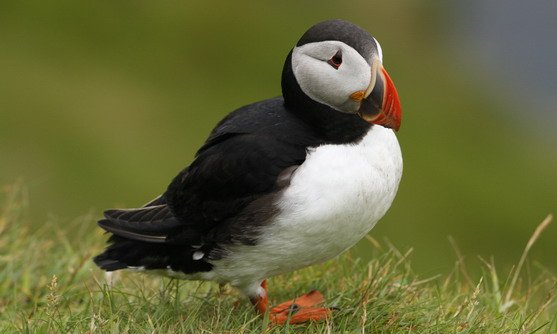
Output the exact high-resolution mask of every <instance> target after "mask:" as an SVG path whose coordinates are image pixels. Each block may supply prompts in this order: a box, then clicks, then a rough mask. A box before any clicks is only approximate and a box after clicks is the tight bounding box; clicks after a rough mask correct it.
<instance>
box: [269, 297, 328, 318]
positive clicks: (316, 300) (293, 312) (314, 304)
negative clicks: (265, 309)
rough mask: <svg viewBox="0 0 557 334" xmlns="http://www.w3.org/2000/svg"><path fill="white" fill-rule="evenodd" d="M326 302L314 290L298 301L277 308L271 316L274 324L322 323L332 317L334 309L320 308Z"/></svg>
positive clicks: (297, 299) (272, 311) (294, 300)
mask: <svg viewBox="0 0 557 334" xmlns="http://www.w3.org/2000/svg"><path fill="white" fill-rule="evenodd" d="M324 302H325V298H324V297H323V295H322V294H321V293H320V292H319V291H317V290H313V291H311V292H309V293H306V294H305V295H302V296H300V297H298V298H296V299H293V300H289V301H286V302H284V303H281V304H279V305H277V306H275V307H274V308H273V309H272V310H271V312H270V315H269V318H270V320H271V322H272V323H274V324H284V323H286V322H288V323H290V324H299V323H304V322H308V321H320V320H325V319H328V318H330V317H331V315H332V309H330V308H325V307H320V306H321V305H322V304H323V303H324Z"/></svg>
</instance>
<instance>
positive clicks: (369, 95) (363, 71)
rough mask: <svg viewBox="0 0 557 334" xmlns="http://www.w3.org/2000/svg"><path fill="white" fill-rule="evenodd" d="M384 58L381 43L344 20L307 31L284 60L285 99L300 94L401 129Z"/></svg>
mask: <svg viewBox="0 0 557 334" xmlns="http://www.w3.org/2000/svg"><path fill="white" fill-rule="evenodd" d="M382 61H383V54H382V51H381V46H380V45H379V42H377V40H376V39H375V38H373V36H371V35H370V34H369V33H368V32H367V31H365V30H363V29H362V28H360V27H358V26H356V25H354V24H352V23H350V22H346V21H343V20H329V21H324V22H321V23H318V24H316V25H314V26H313V27H311V28H310V29H309V30H308V31H306V32H305V34H304V35H303V36H302V38H300V40H299V41H298V43H297V44H296V47H294V49H293V50H292V51H291V53H290V55H289V57H288V58H287V60H286V63H285V68H284V70H283V95H284V98H285V101H286V103H287V104H288V103H290V102H292V101H291V100H300V99H301V97H300V96H296V95H301V94H303V95H305V96H307V98H309V99H311V100H312V101H315V102H317V103H319V104H322V105H325V106H328V107H330V108H332V109H334V110H336V111H339V112H342V113H346V114H357V115H359V116H360V117H361V118H362V119H364V120H365V121H367V122H369V123H374V124H379V125H382V126H385V127H389V128H392V129H394V130H395V131H397V130H398V129H399V127H400V122H401V116H402V115H401V107H400V101H399V99H398V94H397V91H396V88H395V86H394V84H393V82H392V80H391V78H390V77H389V75H388V74H387V71H385V69H384V68H383V65H382ZM300 90H301V92H300ZM304 98H305V97H304ZM307 98H306V99H307ZM302 99H303V98H302Z"/></svg>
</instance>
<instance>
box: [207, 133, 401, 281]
mask: <svg viewBox="0 0 557 334" xmlns="http://www.w3.org/2000/svg"><path fill="white" fill-rule="evenodd" d="M401 175H402V156H401V153H400V147H399V145H398V141H397V139H396V136H395V135H394V133H393V131H392V130H390V129H386V128H383V127H381V126H373V127H372V128H371V130H370V131H369V132H368V133H367V134H366V136H365V137H364V138H363V139H362V140H361V141H360V142H359V143H358V144H354V145H323V146H320V147H317V148H315V149H313V150H312V151H310V152H309V153H308V156H307V158H306V161H305V162H304V163H303V164H302V165H301V166H300V167H299V168H298V169H297V170H296V172H295V174H294V176H293V178H292V180H291V183H290V186H289V187H288V188H287V189H286V190H285V191H284V193H283V195H282V197H281V198H280V199H279V202H278V206H279V208H280V214H279V215H278V216H277V217H276V218H275V221H273V222H272V223H270V224H268V225H267V226H266V227H264V230H263V231H262V236H261V239H260V240H259V242H258V244H257V245H256V246H238V247H239V249H231V251H232V252H231V253H230V256H227V258H226V260H223V262H222V263H219V264H218V265H216V266H215V268H214V271H215V272H214V273H213V274H214V275H215V276H213V277H214V278H220V279H224V280H228V279H227V278H230V279H233V280H240V281H243V280H249V279H251V280H253V279H254V278H261V279H263V278H265V277H268V276H272V275H276V274H280V273H284V272H289V271H292V270H295V269H298V268H301V267H305V266H308V265H311V264H314V263H318V262H322V261H325V260H328V259H330V258H332V257H334V256H336V255H338V254H340V253H341V252H343V251H345V250H346V249H348V248H349V247H351V246H352V245H354V244H355V243H356V242H358V241H359V240H360V239H361V238H362V237H363V236H364V235H365V234H366V233H368V232H369V230H371V228H372V227H373V226H374V225H375V223H377V221H378V220H379V219H380V218H381V217H383V215H385V213H386V212H387V210H388V209H389V207H390V206H391V203H392V202H393V199H394V197H395V195H396V192H397V189H398V184H399V182H400V178H401ZM240 248H241V249H240ZM258 276H260V277H258ZM248 278H249V279H248ZM233 283H234V282H233ZM236 283H237V284H238V285H241V284H242V283H243V282H239V281H237V282H236Z"/></svg>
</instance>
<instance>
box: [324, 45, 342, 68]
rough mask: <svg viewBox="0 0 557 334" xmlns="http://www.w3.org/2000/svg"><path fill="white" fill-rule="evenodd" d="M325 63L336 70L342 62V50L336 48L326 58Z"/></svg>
mask: <svg viewBox="0 0 557 334" xmlns="http://www.w3.org/2000/svg"><path fill="white" fill-rule="evenodd" d="M327 64H329V65H331V66H332V67H333V68H334V69H335V70H338V68H339V67H340V65H341V64H342V52H341V51H340V50H338V51H337V53H335V55H334V56H333V57H331V59H329V60H327Z"/></svg>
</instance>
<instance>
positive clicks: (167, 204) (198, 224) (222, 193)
mask: <svg viewBox="0 0 557 334" xmlns="http://www.w3.org/2000/svg"><path fill="white" fill-rule="evenodd" d="M319 143H320V141H319V140H318V139H317V136H315V135H314V134H313V133H312V131H311V130H310V129H309V128H308V127H307V126H306V125H305V123H304V122H302V121H300V120H299V119H298V118H297V117H296V116H295V115H293V114H291V113H290V112H289V111H287V110H286V109H285V108H284V107H283V100H282V98H276V99H271V100H266V101H263V102H259V103H256V104H253V105H249V106H246V107H243V108H240V109H238V110H236V111H235V112H233V113H231V114H230V115H229V116H227V117H226V118H225V119H224V120H222V121H221V122H220V123H219V124H218V125H217V127H216V128H215V129H214V130H213V132H212V133H211V135H210V136H209V138H208V140H207V141H206V143H205V144H204V145H203V146H202V147H201V149H200V150H199V151H198V153H197V155H196V158H195V160H194V161H193V163H192V164H191V165H190V166H189V167H187V168H185V169H184V170H183V171H182V172H180V174H178V175H177V176H176V177H175V178H174V180H173V181H172V183H171V184H170V185H169V186H168V189H167V191H166V192H165V193H164V194H163V195H162V196H160V197H159V198H156V199H155V200H153V201H151V202H149V203H148V204H147V205H146V207H143V208H139V209H127V210H108V211H106V212H105V219H103V220H101V221H99V225H100V226H101V227H102V228H103V229H105V230H107V231H109V232H111V233H113V234H114V235H117V236H120V237H123V238H126V239H131V240H137V241H143V242H151V243H170V244H182V245H203V244H207V243H211V240H208V239H212V238H217V237H218V239H223V237H224V239H227V236H222V235H220V236H215V232H214V230H215V227H217V226H219V227H220V228H219V233H221V234H222V233H224V234H226V233H228V232H227V229H226V227H227V226H228V225H230V226H232V225H234V226H235V227H237V225H238V222H237V221H236V222H235V223H234V218H235V217H237V216H238V215H239V214H240V213H241V212H242V211H243V210H246V208H247V207H248V206H249V205H250V204H252V203H254V202H255V201H256V200H258V199H261V197H262V196H265V195H267V194H270V193H274V192H277V191H278V190H280V188H281V187H283V186H284V185H285V184H287V182H285V180H284V179H285V175H287V176H289V175H290V174H291V173H292V171H293V170H294V168H295V167H296V166H297V165H300V164H302V163H303V161H304V160H305V157H306V149H307V147H308V146H316V145H318V144H319ZM281 173H282V174H281ZM281 175H282V176H281ZM286 178H288V177H286ZM277 181H278V182H277ZM260 202H261V201H260ZM260 204H261V205H271V204H272V203H268V202H267V203H260ZM252 207H256V206H255V205H252ZM256 209H257V208H256ZM246 216H250V214H249V213H245V214H244V215H243V217H244V218H245V217H246ZM251 217H252V218H253V219H243V221H242V222H241V224H244V225H250V224H254V225H257V224H260V223H261V222H259V221H257V219H256V218H255V217H253V215H251ZM244 227H249V226H244Z"/></svg>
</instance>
